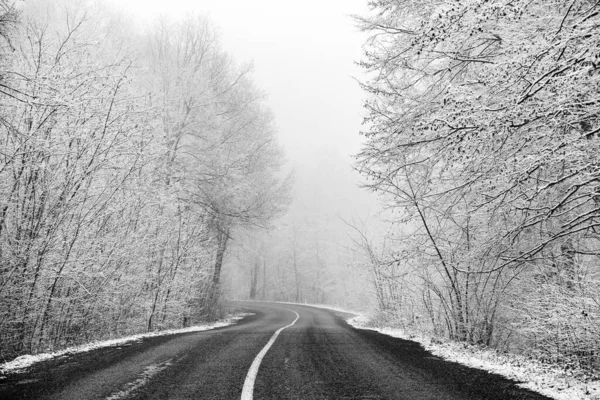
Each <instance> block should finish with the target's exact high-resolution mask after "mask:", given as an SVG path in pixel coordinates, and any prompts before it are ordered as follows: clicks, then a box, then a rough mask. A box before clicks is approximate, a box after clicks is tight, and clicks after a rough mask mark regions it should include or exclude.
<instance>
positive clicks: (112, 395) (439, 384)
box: [0, 302, 547, 400]
mask: <svg viewBox="0 0 600 400" xmlns="http://www.w3.org/2000/svg"><path fill="white" fill-rule="evenodd" d="M234 305H235V306H237V308H238V309H240V310H242V311H246V312H252V313H255V315H253V316H250V317H247V318H245V319H243V320H242V321H240V322H239V323H238V324H236V325H233V326H229V327H225V328H219V329H215V330H210V331H204V332H196V333H187V334H178V335H171V336H166V337H155V338H149V339H145V340H143V341H141V342H136V343H133V344H130V345H127V346H121V347H118V348H114V347H113V348H105V349H97V350H92V351H90V352H87V353H82V354H76V355H71V356H67V357H63V358H61V359H57V360H51V361H46V362H43V363H39V364H36V365H35V366H33V367H31V368H30V369H29V370H28V371H27V372H25V373H20V374H9V375H4V376H0V399H2V400H4V399H6V400H8V399H10V400H13V399H15V400H16V399H73V400H84V399H110V400H121V399H239V398H240V396H241V393H242V386H243V384H244V380H245V378H246V375H247V373H248V369H249V368H250V365H251V364H252V361H253V360H254V358H255V357H256V355H257V354H258V353H259V352H260V351H261V349H262V348H263V347H264V346H265V345H266V344H267V342H268V341H269V339H270V338H271V337H272V336H273V334H274V332H275V331H276V330H278V329H279V328H282V327H284V326H286V325H288V324H290V323H291V322H292V321H294V319H295V318H296V314H295V313H294V312H292V311H291V310H293V311H295V312H296V313H298V315H299V316H300V318H299V319H298V321H297V322H296V323H295V324H294V325H292V326H290V327H288V328H286V329H285V330H283V331H282V332H281V333H280V335H279V336H278V338H277V339H276V340H275V342H274V344H273V345H272V347H271V348H270V349H269V351H268V352H267V353H266V355H265V357H264V359H263V361H262V364H261V366H260V368H259V370H258V375H257V377H256V382H255V386H254V399H306V400H309V399H407V400H425V399H428V400H434V399H435V400H446V399H447V400H458V399H498V400H500V399H502V400H506V399H523V400H524V399H532V400H533V399H536V400H541V399H547V398H546V397H544V396H542V395H539V394H536V393H533V392H530V391H528V390H525V389H521V388H518V387H517V386H516V383H515V382H513V381H510V380H508V379H506V378H503V377H501V376H498V375H494V374H490V373H488V372H485V371H481V370H477V369H472V368H469V367H465V366H462V365H459V364H455V363H450V362H446V361H444V360H441V359H439V358H438V357H435V356H433V355H432V354H430V353H428V352H426V351H425V350H424V349H423V348H422V347H421V346H420V345H419V344H418V343H415V342H411V341H406V340H401V339H396V338H391V337H388V336H385V335H382V334H379V333H377V332H373V331H366V330H357V329H354V328H352V327H350V326H349V325H348V324H347V323H346V322H345V321H344V319H343V317H342V316H341V315H339V313H336V312H333V311H328V310H322V309H318V308H312V307H306V306H301V305H291V304H274V303H246V302H240V303H234Z"/></svg>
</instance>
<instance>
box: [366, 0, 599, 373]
mask: <svg viewBox="0 0 600 400" xmlns="http://www.w3.org/2000/svg"><path fill="white" fill-rule="evenodd" d="M370 6H371V12H370V13H369V14H368V15H364V16H358V17H356V20H357V22H358V24H359V25H360V27H361V28H362V29H363V30H364V31H366V32H368V33H369V39H368V40H367V42H366V43H365V46H364V50H365V51H364V57H363V59H362V60H361V61H360V64H361V65H362V66H363V67H364V68H365V70H366V71H367V74H368V78H367V79H366V80H365V82H363V83H362V87H363V89H364V91H365V93H367V95H368V97H367V100H366V101H365V103H364V106H365V108H366V110H367V117H366V119H365V126H366V129H365V131H364V132H363V133H364V136H365V144H364V146H363V149H362V151H361V152H360V154H358V155H357V169H358V170H359V171H360V172H362V173H363V175H364V177H365V178H366V180H367V181H366V184H365V186H366V187H367V188H368V189H370V190H372V191H374V192H377V193H379V194H380V195H381V198H382V201H383V202H384V204H385V206H386V208H387V209H388V211H389V212H390V213H391V215H392V217H391V218H390V219H391V222H392V224H393V229H390V233H389V235H387V236H386V238H385V240H382V239H381V238H380V240H377V239H374V238H372V237H369V235H368V234H366V233H365V230H364V229H361V227H357V228H359V229H358V230H357V231H358V232H359V234H358V235H357V248H358V249H361V250H362V253H363V264H364V265H365V266H367V267H368V269H369V270H370V271H371V277H372V279H371V280H372V283H373V288H374V290H375V292H376V294H377V298H378V304H379V308H380V310H382V311H383V313H384V314H386V313H387V314H388V315H393V316H394V319H395V320H397V321H398V320H399V321H400V323H401V324H402V325H404V326H406V327H413V328H414V327H416V328H419V329H425V330H429V331H432V332H435V333H437V334H439V335H445V336H447V337H450V338H452V339H455V340H460V341H466V342H469V343H474V344H483V345H488V346H495V347H497V348H501V349H508V350H515V351H522V352H528V353H529V354H535V355H537V356H539V357H540V358H542V359H545V360H549V361H552V362H561V363H564V364H569V365H577V366H583V367H586V368H592V369H593V368H594V366H596V367H597V365H598V363H599V362H600V358H599V353H598V351H597V350H598V348H600V342H599V340H600V339H599V338H600V331H599V327H600V291H599V289H600V270H599V269H598V263H599V261H600V159H599V154H600V138H599V132H600V119H599V111H600V98H599V97H598V93H600V64H599V63H600V46H599V44H598V43H600V42H599V39H600V31H599V30H598V23H599V21H600V18H599V15H600V5H599V4H598V2H597V1H592V0H572V1H558V0H557V1H547V0H544V1H541V0H539V1H538V0H533V1H531V0H510V1H509V0H467V1H460V2H458V1H445V0H444V1H441V0H439V1H438V0H378V1H372V2H370Z"/></svg>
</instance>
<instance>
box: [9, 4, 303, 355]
mask: <svg viewBox="0 0 600 400" xmlns="http://www.w3.org/2000/svg"><path fill="white" fill-rule="evenodd" d="M0 34H1V39H2V43H1V49H0V51H1V52H2V54H1V59H0V98H1V101H0V259H1V265H0V361H1V360H8V359H11V358H14V357H16V356H18V355H21V354H30V353H36V352H41V351H49V350H53V349H57V348H64V347H66V346H69V345H74V344H80V343H84V342H88V341H91V340H95V339H103V338H109V337H116V336H119V335H126V334H131V333H138V332H145V331H154V330H157V329H165V328H170V327H185V326H189V325H190V324H193V323H195V322H197V321H199V320H206V319H213V318H218V317H219V316H220V315H221V313H222V312H223V311H222V310H223V307H222V298H223V290H222V285H221V284H222V266H223V259H224V254H225V253H226V251H227V249H228V246H229V245H230V243H231V240H232V239H231V238H235V237H236V236H237V235H238V234H240V232H249V231H252V230H260V229H264V228H266V227H267V226H269V224H270V221H271V220H272V219H273V218H275V217H277V216H279V215H280V214H281V213H282V212H283V211H284V210H285V208H286V206H287V204H289V191H290V184H291V180H290V177H289V176H288V175H286V174H285V172H284V171H283V170H282V166H283V164H284V162H285V159H284V154H283V151H282V148H281V146H280V145H279V144H278V141H277V131H276V127H275V124H274V118H273V116H272V113H271V112H270V110H269V108H268V107H267V106H266V103H265V96H264V94H263V93H262V92H261V90H260V89H259V88H258V87H257V86H256V85H255V84H254V82H253V80H252V65H250V64H247V65H246V64H239V63H237V62H236V61H235V60H234V59H233V57H232V56H231V55H229V54H228V53H227V52H226V51H225V50H224V49H223V46H222V45H221V42H220V39H219V34H218V30H217V29H216V27H215V26H214V24H213V23H212V22H211V20H210V19H209V18H207V17H203V16H189V17H187V18H185V19H183V20H181V21H171V20H169V19H168V18H166V17H164V18H158V19H156V20H155V21H154V22H153V23H152V24H150V25H149V26H148V27H146V28H144V29H140V28H138V27H136V26H135V24H131V23H130V21H129V20H128V19H127V16H126V15H124V14H122V13H119V12H117V11H115V10H113V9H112V8H110V7H108V6H105V5H103V4H102V3H98V2H75V1H68V0H65V1H52V2H49V1H44V0H31V1H30V0H28V1H27V7H26V8H25V10H24V11H23V10H21V9H20V8H19V2H13V1H9V0H0Z"/></svg>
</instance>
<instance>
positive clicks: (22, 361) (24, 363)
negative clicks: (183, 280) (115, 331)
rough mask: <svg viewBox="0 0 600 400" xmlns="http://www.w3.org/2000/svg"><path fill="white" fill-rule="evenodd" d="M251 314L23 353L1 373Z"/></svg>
mask: <svg viewBox="0 0 600 400" xmlns="http://www.w3.org/2000/svg"><path fill="white" fill-rule="evenodd" d="M249 315H253V314H249V313H236V314H233V315H230V316H229V317H227V318H225V319H223V320H220V321H217V322H213V323H209V324H203V325H195V326H190V327H189V328H182V329H168V330H165V331H156V332H149V333H142V334H139V335H133V336H127V337H122V338H118V339H110V340H103V341H98V342H92V343H88V344H84V345H81V346H75V347H69V348H67V349H64V350H61V351H57V352H54V353H40V354H35V355H23V356H20V357H17V358H15V359H14V360H12V361H9V362H6V363H4V364H0V373H7V372H11V373H15V372H21V371H24V370H25V369H26V368H28V367H30V366H32V365H33V364H35V363H38V362H40V361H45V360H49V359H52V358H56V357H61V356H64V355H68V354H74V353H83V352H86V351H90V350H94V349H99V348H102V347H111V346H120V345H123V344H125V343H128V342H134V341H139V340H142V339H144V338H148V337H154V336H164V335H173V334H176V333H187V332H199V331H207V330H209V329H215V328H221V327H224V326H229V325H233V324H235V323H236V322H237V321H239V320H240V319H242V318H244V317H246V316H249Z"/></svg>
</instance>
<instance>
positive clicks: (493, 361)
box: [347, 315, 600, 400]
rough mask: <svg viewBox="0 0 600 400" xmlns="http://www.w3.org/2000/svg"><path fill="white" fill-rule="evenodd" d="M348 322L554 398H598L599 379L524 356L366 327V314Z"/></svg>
mask: <svg viewBox="0 0 600 400" xmlns="http://www.w3.org/2000/svg"><path fill="white" fill-rule="evenodd" d="M347 322H348V323H349V324H350V325H352V326H353V327H355V328H358V329H369V330H373V331H377V332H379V333H382V334H384V335H388V336H392V337H397V338H400V339H405V340H412V341H415V342H418V343H420V344H421V345H422V346H423V347H424V348H425V349H426V350H427V351H429V352H431V353H432V354H434V355H436V356H438V357H441V358H443V359H445V360H448V361H452V362H457V363H459V364H463V365H466V366H469V367H472V368H478V369H483V370H486V371H489V372H492V373H495V374H498V375H502V376H504V377H506V378H509V379H512V380H515V381H518V382H522V383H520V384H519V386H520V387H523V388H525V389H529V390H532V391H535V392H538V393H540V394H543V395H544V396H547V397H550V398H553V399H556V400H576V399H580V400H600V381H598V380H590V381H583V380H582V379H577V378H576V377H575V376H573V374H572V373H568V372H567V371H564V370H563V369H560V368H558V367H552V366H548V365H546V364H542V363H540V362H536V361H534V360H530V359H528V358H526V357H523V356H518V355H514V354H498V353H497V352H495V351H493V350H491V349H483V348H479V347H476V346H468V345H466V344H464V343H456V342H448V343H443V342H440V341H438V340H435V341H434V340H432V339H431V338H429V337H425V336H418V335H417V336H415V335H411V334H408V333H407V332H405V331H403V330H402V329H396V328H377V327H372V326H369V318H368V317H366V316H365V315H358V316H357V317H354V318H351V319H349V320H348V321H347Z"/></svg>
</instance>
